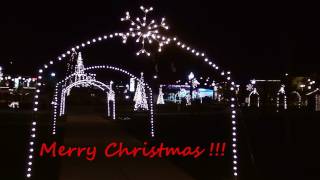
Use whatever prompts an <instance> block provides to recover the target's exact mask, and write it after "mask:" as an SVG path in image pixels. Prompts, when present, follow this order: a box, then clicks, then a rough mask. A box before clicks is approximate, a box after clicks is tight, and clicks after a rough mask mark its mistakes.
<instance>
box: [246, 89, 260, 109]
mask: <svg viewBox="0 0 320 180" xmlns="http://www.w3.org/2000/svg"><path fill="white" fill-rule="evenodd" d="M252 94H254V95H257V96H258V97H257V98H258V99H257V107H260V95H259V93H258V91H257V89H256V88H253V90H252V91H251V92H250V94H249V97H248V106H249V107H250V106H251V95H252Z"/></svg>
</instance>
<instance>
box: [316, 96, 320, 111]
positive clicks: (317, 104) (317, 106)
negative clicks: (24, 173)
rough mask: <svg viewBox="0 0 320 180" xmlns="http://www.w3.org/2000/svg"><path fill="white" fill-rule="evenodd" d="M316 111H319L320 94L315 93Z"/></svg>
mask: <svg viewBox="0 0 320 180" xmlns="http://www.w3.org/2000/svg"><path fill="white" fill-rule="evenodd" d="M315 98H316V111H320V94H316V97H315Z"/></svg>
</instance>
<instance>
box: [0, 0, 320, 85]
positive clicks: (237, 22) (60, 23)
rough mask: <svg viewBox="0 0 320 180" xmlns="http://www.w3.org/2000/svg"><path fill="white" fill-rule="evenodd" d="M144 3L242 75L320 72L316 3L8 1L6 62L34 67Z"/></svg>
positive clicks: (2, 31) (173, 30) (3, 35)
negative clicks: (72, 2)
mask: <svg viewBox="0 0 320 180" xmlns="http://www.w3.org/2000/svg"><path fill="white" fill-rule="evenodd" d="M53 2H54V1H52V3H53ZM146 2H147V3H146ZM140 5H145V6H148V5H152V6H153V7H154V8H155V12H154V14H155V15H158V16H159V17H162V16H165V17H166V19H167V22H168V24H169V25H170V30H169V32H170V34H175V35H177V36H178V37H180V38H181V39H183V40H184V41H186V42H190V43H191V44H193V45H194V46H195V47H197V48H199V49H202V50H204V51H205V52H207V54H210V55H211V56H214V57H215V59H216V60H217V62H218V64H219V65H220V66H222V67H224V68H226V69H229V70H231V71H232V72H234V74H235V76H236V78H237V79H242V80H243V79H247V78H253V77H260V78H274V77H275V78H276V77H279V75H280V74H284V73H285V72H289V73H304V72H309V73H315V72H319V71H320V70H319V67H320V63H319V62H320V57H319V56H320V55H319V50H320V45H319V40H320V38H319V32H320V31H319V30H320V29H319V28H318V24H319V16H318V13H317V11H319V10H318V9H315V7H316V6H313V7H314V8H311V7H312V5H311V4H310V5H308V6H307V5H301V4H298V5H293V4H267V3H265V4H262V3H260V4H252V3H250V4H249V3H247V4H245V3H243V2H241V4H240V3H238V4H233V3H231V2H228V3H224V4H221V3H212V4H210V3H206V2H199V1H197V2H195V1H194V2H192V3H191V2H187V1H179V2H178V1H173V0H171V1H165V0H161V1H132V0H131V1H129V0H128V1H124V0H117V1H113V2H111V1H104V2H100V3H95V4H94V3H91V4H83V3H80V2H77V3H74V4H71V3H69V4H67V5H66V4H58V3H56V4H54V3H53V4H49V3H46V4H45V3H43V4H37V3H31V4H30V3H29V4H15V5H8V6H5V5H2V7H1V12H0V15H1V16H0V24H1V25H0V27H1V28H0V39H1V53H0V65H2V66H4V67H5V68H6V69H9V70H10V69H11V70H12V69H13V68H14V69H16V70H19V72H21V73H22V74H26V73H30V72H35V71H36V70H37V69H38V67H39V66H40V65H42V64H43V63H45V62H47V61H48V60H49V59H52V58H54V57H56V56H57V55H59V54H60V53H61V52H63V51H65V50H66V49H67V48H69V47H70V46H72V45H74V44H75V43H79V42H82V41H85V40H87V39H89V38H92V37H94V36H98V35H101V34H104V33H108V32H114V31H115V30H118V29H119V30H125V29H126V28H125V27H126V26H123V25H122V24H121V23H120V20H119V19H120V17H122V16H123V14H124V12H125V11H127V10H129V11H130V12H133V13H134V12H135V13H136V12H138V7H139V6H140ZM121 47H123V46H121ZM137 48H138V47H137ZM120 49H121V48H120ZM134 50H136V49H134ZM119 51H120V50H119ZM134 52H135V51H132V54H134ZM111 56H113V55H111ZM113 58H114V57H113ZM9 61H13V62H14V64H13V65H11V67H9V65H8V64H9Z"/></svg>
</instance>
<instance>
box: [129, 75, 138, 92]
mask: <svg viewBox="0 0 320 180" xmlns="http://www.w3.org/2000/svg"><path fill="white" fill-rule="evenodd" d="M135 82H136V80H135V79H134V78H130V85H129V91H130V92H134V90H135Z"/></svg>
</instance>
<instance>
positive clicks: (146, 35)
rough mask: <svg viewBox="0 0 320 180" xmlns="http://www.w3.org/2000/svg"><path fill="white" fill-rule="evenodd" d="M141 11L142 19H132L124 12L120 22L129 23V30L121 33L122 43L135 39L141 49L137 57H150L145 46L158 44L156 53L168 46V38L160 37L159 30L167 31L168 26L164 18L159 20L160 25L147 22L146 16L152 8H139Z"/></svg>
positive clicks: (152, 21) (154, 22)
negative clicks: (143, 55) (142, 55)
mask: <svg viewBox="0 0 320 180" xmlns="http://www.w3.org/2000/svg"><path fill="white" fill-rule="evenodd" d="M140 9H141V11H142V12H143V13H144V16H143V17H142V18H139V17H137V18H135V19H132V18H131V16H130V13H129V12H126V16H125V17H124V18H121V21H129V22H130V28H129V32H127V33H123V34H121V35H122V38H123V43H126V41H127V39H128V37H133V38H136V42H137V43H141V45H142V47H141V49H140V50H139V51H138V52H137V55H140V54H146V55H147V56H150V55H151V53H150V52H148V51H147V50H146V49H145V44H146V43H149V44H152V43H153V42H157V43H158V51H159V52H161V50H162V46H164V45H166V44H169V42H170V41H171V39H170V38H166V37H164V36H161V35H160V30H168V29H169V26H167V25H166V22H165V18H162V19H161V22H160V23H156V21H155V20H150V21H148V18H147V15H148V13H149V12H151V11H153V8H152V7H150V8H145V7H143V6H140Z"/></svg>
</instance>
